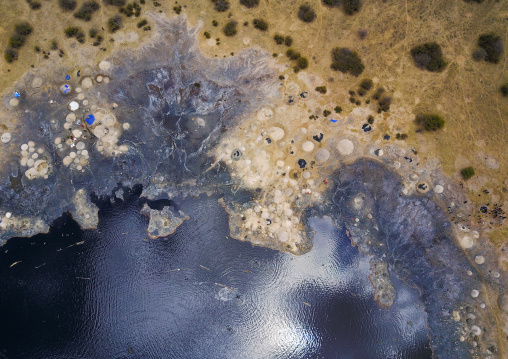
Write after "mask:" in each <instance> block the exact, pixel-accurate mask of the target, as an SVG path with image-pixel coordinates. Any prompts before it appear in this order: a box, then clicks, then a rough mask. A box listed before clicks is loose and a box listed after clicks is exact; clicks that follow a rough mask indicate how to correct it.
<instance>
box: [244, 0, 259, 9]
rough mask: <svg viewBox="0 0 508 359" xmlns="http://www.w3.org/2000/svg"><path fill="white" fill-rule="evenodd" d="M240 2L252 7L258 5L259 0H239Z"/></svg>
mask: <svg viewBox="0 0 508 359" xmlns="http://www.w3.org/2000/svg"><path fill="white" fill-rule="evenodd" d="M240 4H242V5H243V6H245V7H248V8H253V7H256V6H258V5H259V0H240Z"/></svg>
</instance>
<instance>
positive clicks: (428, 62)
mask: <svg viewBox="0 0 508 359" xmlns="http://www.w3.org/2000/svg"><path fill="white" fill-rule="evenodd" d="M411 56H412V57H413V61H414V63H415V65H416V67H418V68H420V69H425V70H427V71H431V72H440V71H443V70H444V68H445V67H446V65H447V62H446V61H445V59H444V58H443V52H442V51H441V46H439V44H437V43H435V42H427V43H424V44H421V45H417V46H415V47H413V48H412V49H411Z"/></svg>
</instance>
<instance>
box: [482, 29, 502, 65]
mask: <svg viewBox="0 0 508 359" xmlns="http://www.w3.org/2000/svg"><path fill="white" fill-rule="evenodd" d="M478 46H479V47H481V48H482V49H483V50H485V52H486V53H487V56H486V57H485V61H488V62H491V63H493V64H497V63H498V62H499V60H501V55H502V54H503V42H502V41H501V37H500V36H499V35H497V34H496V33H494V32H491V33H488V34H483V35H480V37H479V38H478Z"/></svg>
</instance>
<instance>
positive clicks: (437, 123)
mask: <svg viewBox="0 0 508 359" xmlns="http://www.w3.org/2000/svg"><path fill="white" fill-rule="evenodd" d="M415 122H416V124H417V125H420V126H422V127H423V128H424V129H425V130H426V131H437V130H439V129H440V128H443V126H444V124H445V121H444V120H443V119H442V118H441V116H438V115H432V114H419V115H417V116H416V119H415Z"/></svg>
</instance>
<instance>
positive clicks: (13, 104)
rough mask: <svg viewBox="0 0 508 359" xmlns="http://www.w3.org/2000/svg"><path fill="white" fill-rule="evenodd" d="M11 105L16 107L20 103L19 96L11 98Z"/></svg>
mask: <svg viewBox="0 0 508 359" xmlns="http://www.w3.org/2000/svg"><path fill="white" fill-rule="evenodd" d="M9 105H11V106H12V107H16V106H18V105H19V100H18V99H17V98H11V99H10V100H9Z"/></svg>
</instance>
